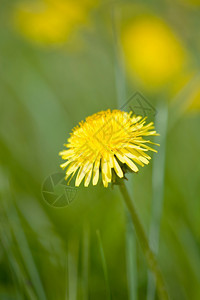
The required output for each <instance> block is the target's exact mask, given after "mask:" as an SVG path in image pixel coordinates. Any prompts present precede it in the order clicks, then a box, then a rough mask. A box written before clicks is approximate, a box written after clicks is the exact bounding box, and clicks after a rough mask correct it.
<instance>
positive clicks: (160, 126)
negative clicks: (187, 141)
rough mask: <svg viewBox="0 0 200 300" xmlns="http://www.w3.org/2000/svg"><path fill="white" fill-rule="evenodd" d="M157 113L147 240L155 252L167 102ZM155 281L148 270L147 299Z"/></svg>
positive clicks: (156, 251) (157, 239)
mask: <svg viewBox="0 0 200 300" xmlns="http://www.w3.org/2000/svg"><path fill="white" fill-rule="evenodd" d="M157 110H158V114H157V115H156V118H155V127H156V129H157V131H158V132H159V134H160V140H159V143H160V148H159V151H158V154H157V155H156V156H154V157H153V169H152V189H153V197H152V213H151V223H150V234H149V242H150V247H151V248H152V250H153V251H154V253H155V254H157V253H158V249H159V237H160V223H161V218H162V211H163V198H164V184H165V151H166V150H165V149H166V137H167V124H168V107H167V102H166V101H163V102H159V105H158V107H157ZM155 290H156V287H155V281H154V278H153V275H152V273H150V272H148V288H147V299H148V300H153V299H154V298H155Z"/></svg>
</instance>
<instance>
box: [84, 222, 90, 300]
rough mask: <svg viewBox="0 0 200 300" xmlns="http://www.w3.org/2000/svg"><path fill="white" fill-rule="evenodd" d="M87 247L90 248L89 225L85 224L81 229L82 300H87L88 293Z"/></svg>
mask: <svg viewBox="0 0 200 300" xmlns="http://www.w3.org/2000/svg"><path fill="white" fill-rule="evenodd" d="M89 247H90V232H89V224H88V223H86V224H85V226H84V229H83V257H82V261H83V264H82V272H83V274H82V276H83V277H82V297H83V300H87V299H89V293H88V278H89V254H90V252H89Z"/></svg>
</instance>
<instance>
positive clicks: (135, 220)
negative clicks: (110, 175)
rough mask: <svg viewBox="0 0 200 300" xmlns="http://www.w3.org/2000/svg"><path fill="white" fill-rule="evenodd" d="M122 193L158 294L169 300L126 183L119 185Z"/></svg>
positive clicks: (164, 299)
mask: <svg viewBox="0 0 200 300" xmlns="http://www.w3.org/2000/svg"><path fill="white" fill-rule="evenodd" d="M119 188H120V191H121V193H122V195H123V197H124V200H125V202H126V205H127V207H128V209H129V211H130V214H131V218H132V221H133V224H134V227H135V231H136V235H137V238H138V240H139V242H140V245H141V247H142V250H143V252H144V255H145V257H146V260H147V263H148V266H149V268H150V270H151V271H152V273H153V274H154V277H155V280H156V284H157V289H158V294H159V297H160V299H162V300H167V299H169V297H168V294H167V291H166V287H165V283H164V279H163V276H162V273H161V271H160V268H159V266H158V263H157V260H156V257H155V255H154V253H153V252H152V250H151V248H150V246H149V243H148V239H147V236H146V234H145V231H144V229H143V226H142V224H141V222H140V219H139V217H138V214H137V212H136V209H135V206H134V204H133V202H132V201H131V198H130V195H129V193H128V190H127V188H126V186H125V183H124V181H123V180H122V181H121V184H120V185H119Z"/></svg>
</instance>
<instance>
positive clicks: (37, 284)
mask: <svg viewBox="0 0 200 300" xmlns="http://www.w3.org/2000/svg"><path fill="white" fill-rule="evenodd" d="M5 202H6V201H4V208H5V212H6V215H7V218H8V220H9V221H10V226H11V228H12V232H13V235H14V237H15V239H16V242H17V244H18V248H19V251H20V253H21V257H22V259H23V261H24V264H25V266H26V269H27V271H28V274H29V276H30V279H31V282H32V284H33V286H34V288H35V291H36V293H37V296H38V298H39V299H41V300H46V299H47V298H46V295H45V291H44V288H43V285H42V281H41V279H40V275H39V272H38V270H37V267H36V264H35V262H34V259H33V256H32V253H31V249H30V247H29V244H28V241H27V238H26V235H25V233H24V230H23V227H22V225H21V221H20V217H19V214H18V212H17V209H16V207H15V205H14V203H13V202H12V206H11V207H8V205H7V204H6V203H5Z"/></svg>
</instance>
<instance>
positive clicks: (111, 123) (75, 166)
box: [59, 110, 158, 187]
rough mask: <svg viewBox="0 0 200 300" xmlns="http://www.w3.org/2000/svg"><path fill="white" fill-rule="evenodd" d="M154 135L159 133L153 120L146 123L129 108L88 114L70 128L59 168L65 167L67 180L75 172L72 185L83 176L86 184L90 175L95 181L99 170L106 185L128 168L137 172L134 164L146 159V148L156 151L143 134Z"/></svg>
mask: <svg viewBox="0 0 200 300" xmlns="http://www.w3.org/2000/svg"><path fill="white" fill-rule="evenodd" d="M154 135H158V134H157V133H156V131H155V130H154V125H153V122H150V123H148V124H146V118H142V117H141V116H136V115H133V114H132V112H129V113H127V112H124V111H120V110H113V111H111V110H107V111H101V112H98V113H96V114H94V115H92V116H90V117H87V118H86V120H85V121H82V122H80V123H79V125H78V126H77V127H75V128H74V129H73V132H72V133H71V136H70V138H69V139H68V143H67V144H65V146H66V147H67V149H65V150H63V151H61V152H60V153H59V155H61V156H62V159H64V160H66V161H65V162H64V163H63V164H61V168H63V169H65V168H66V167H67V170H66V177H65V179H66V180H67V179H69V181H70V180H71V179H72V177H73V176H74V175H75V173H76V172H77V175H76V180H75V186H79V185H80V184H81V182H82V180H83V179H84V178H85V180H84V185H85V186H86V187H87V186H88V185H89V183H90V181H91V179H92V184H93V185H96V184H97V182H98V180H99V176H100V173H101V177H102V181H103V185H104V187H108V184H109V183H110V182H115V181H116V179H117V178H122V177H124V176H125V173H126V172H127V171H133V172H138V167H137V164H138V165H141V166H144V165H147V164H148V163H149V160H150V159H151V157H150V156H149V155H148V154H147V152H148V151H149V150H151V151H154V152H157V151H156V150H154V149H153V148H151V147H150V146H149V145H148V144H149V143H152V142H151V141H149V140H146V139H144V137H147V136H154ZM152 144H155V143H152Z"/></svg>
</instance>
